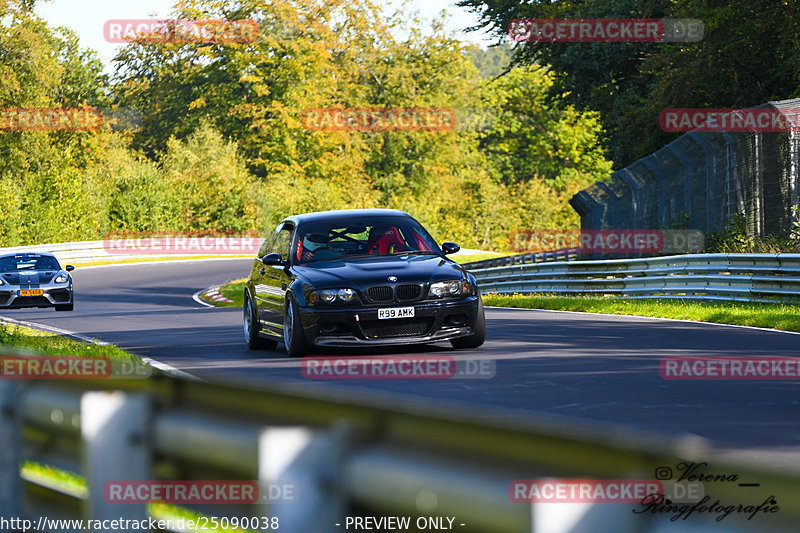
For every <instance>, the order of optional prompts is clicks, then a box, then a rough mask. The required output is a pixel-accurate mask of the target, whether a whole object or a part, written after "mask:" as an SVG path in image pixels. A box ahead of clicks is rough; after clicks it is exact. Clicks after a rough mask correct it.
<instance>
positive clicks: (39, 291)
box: [17, 289, 44, 296]
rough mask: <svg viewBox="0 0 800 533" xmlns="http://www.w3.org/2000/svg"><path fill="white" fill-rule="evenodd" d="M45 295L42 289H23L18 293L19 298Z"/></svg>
mask: <svg viewBox="0 0 800 533" xmlns="http://www.w3.org/2000/svg"><path fill="white" fill-rule="evenodd" d="M43 294H44V291H43V290H42V289H22V290H20V291H17V296H41V295H43Z"/></svg>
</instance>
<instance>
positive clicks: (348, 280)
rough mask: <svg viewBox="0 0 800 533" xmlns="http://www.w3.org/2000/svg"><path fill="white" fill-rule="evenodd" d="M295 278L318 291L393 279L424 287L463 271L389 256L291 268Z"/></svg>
mask: <svg viewBox="0 0 800 533" xmlns="http://www.w3.org/2000/svg"><path fill="white" fill-rule="evenodd" d="M293 269H294V271H295V272H296V273H297V275H298V276H300V277H302V278H304V279H305V280H306V281H308V282H309V283H311V284H312V285H314V286H315V287H319V288H333V287H337V286H347V285H360V286H368V285H379V284H382V283H389V281H388V279H387V278H388V277H389V276H396V277H397V283H426V282H430V281H441V280H447V279H461V278H463V276H464V274H463V272H464V269H463V267H461V266H460V265H458V264H456V263H453V262H452V261H449V260H447V259H443V258H442V257H440V256H431V255H393V256H383V257H357V258H351V259H337V260H330V261H320V262H318V263H309V264H307V265H300V266H295V267H293Z"/></svg>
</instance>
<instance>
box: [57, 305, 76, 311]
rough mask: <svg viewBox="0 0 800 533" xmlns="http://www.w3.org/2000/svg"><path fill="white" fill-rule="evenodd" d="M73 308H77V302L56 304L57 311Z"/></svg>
mask: <svg viewBox="0 0 800 533" xmlns="http://www.w3.org/2000/svg"><path fill="white" fill-rule="evenodd" d="M73 309H75V304H74V303H71V304H62V305H57V306H56V311H72V310H73Z"/></svg>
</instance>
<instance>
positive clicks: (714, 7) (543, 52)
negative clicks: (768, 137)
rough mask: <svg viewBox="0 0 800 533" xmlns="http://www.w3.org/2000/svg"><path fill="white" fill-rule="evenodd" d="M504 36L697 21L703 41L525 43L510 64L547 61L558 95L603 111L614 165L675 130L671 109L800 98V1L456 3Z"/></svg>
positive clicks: (554, 92) (671, 135)
mask: <svg viewBox="0 0 800 533" xmlns="http://www.w3.org/2000/svg"><path fill="white" fill-rule="evenodd" d="M458 5H460V6H464V7H467V8H468V9H470V10H472V11H474V12H476V13H479V14H480V18H481V21H482V25H483V26H484V27H486V28H489V29H490V30H492V31H493V33H494V34H495V35H497V36H498V38H499V37H501V36H506V35H507V34H508V28H509V24H510V22H511V20H513V19H515V18H524V17H530V18H582V17H587V18H588V17H609V18H694V19H700V20H702V22H703V24H704V26H705V36H704V39H703V40H702V41H701V42H698V43H520V44H517V45H515V47H514V52H515V53H514V64H515V65H527V64H539V65H549V66H550V67H551V68H552V70H553V72H554V73H555V74H556V78H555V84H554V85H553V86H552V88H551V90H550V94H551V96H553V97H557V98H560V97H561V96H566V98H567V101H568V102H569V103H571V104H573V105H574V106H575V107H576V108H577V109H579V110H582V111H587V110H591V111H597V112H599V113H600V115H601V117H602V124H603V126H604V129H605V131H606V132H608V138H607V139H605V144H606V145H607V147H608V150H609V157H610V158H611V159H612V160H613V161H614V165H615V167H616V168H617V169H619V168H622V167H625V166H627V165H629V164H631V163H632V162H633V161H635V160H636V159H639V158H641V157H644V156H646V155H647V154H650V153H652V152H654V151H656V150H657V149H659V148H660V147H662V146H663V145H664V144H666V143H668V142H669V141H671V140H673V139H674V138H675V137H676V134H674V133H665V132H663V131H662V130H661V129H660V126H659V113H660V111H661V110H662V109H665V108H683V107H689V108H693V107H707V108H737V107H750V106H756V105H760V104H763V103H765V102H768V101H772V100H784V99H787V98H794V97H797V96H798V95H800V89H799V88H800V71H798V69H797V68H796V65H797V63H798V60H800V47H798V38H797V27H798V24H800V3H798V2H774V1H772V0H730V1H727V2H708V1H707V0H682V1H680V2H668V1H664V0H647V1H637V0H572V1H566V2H564V1H562V2H551V1H549V0H533V1H531V2H522V3H519V2H507V1H503V2H497V1H494V0H460V1H459V2H458Z"/></svg>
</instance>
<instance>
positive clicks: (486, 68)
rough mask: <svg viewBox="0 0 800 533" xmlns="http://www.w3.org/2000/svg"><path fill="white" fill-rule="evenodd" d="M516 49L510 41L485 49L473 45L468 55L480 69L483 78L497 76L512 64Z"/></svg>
mask: <svg viewBox="0 0 800 533" xmlns="http://www.w3.org/2000/svg"><path fill="white" fill-rule="evenodd" d="M513 53H514V51H513V49H512V48H511V45H510V44H508V43H500V44H497V45H492V46H490V47H488V48H486V49H485V50H484V49H482V48H478V47H477V46H476V47H473V48H470V49H468V50H467V57H468V58H469V60H470V61H472V63H473V64H474V65H475V68H477V69H478V72H479V73H480V76H481V78H486V79H490V78H496V77H497V76H499V75H501V74H503V73H504V72H505V71H506V70H508V68H509V67H510V66H511V57H512V55H513Z"/></svg>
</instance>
